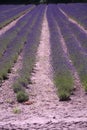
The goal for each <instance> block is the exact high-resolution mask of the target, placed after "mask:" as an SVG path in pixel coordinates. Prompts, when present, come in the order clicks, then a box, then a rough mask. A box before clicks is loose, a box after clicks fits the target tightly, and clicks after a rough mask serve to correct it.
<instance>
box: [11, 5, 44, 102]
mask: <svg viewBox="0 0 87 130" xmlns="http://www.w3.org/2000/svg"><path fill="white" fill-rule="evenodd" d="M45 8H46V6H41V5H40V6H38V7H36V9H34V14H33V15H32V18H31V19H30V21H29V25H28V30H29V34H28V37H27V39H26V45H25V47H24V49H23V64H22V68H21V70H20V71H19V78H18V79H16V82H15V83H14V84H13V88H14V92H16V93H17V100H18V102H23V101H26V100H28V94H27V91H26V94H24V91H25V90H24V89H25V88H28V86H27V85H28V84H30V83H31V82H30V77H31V73H32V71H33V67H34V65H35V57H36V52H37V47H38V45H39V42H40V35H41V28H42V26H41V25H42V20H43V15H44V11H45ZM30 25H31V26H30ZM21 95H22V96H21Z"/></svg>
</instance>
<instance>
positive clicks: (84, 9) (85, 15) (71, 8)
mask: <svg viewBox="0 0 87 130" xmlns="http://www.w3.org/2000/svg"><path fill="white" fill-rule="evenodd" d="M58 7H60V8H61V9H62V10H63V11H65V13H67V14H68V16H70V17H71V18H73V19H74V20H76V21H77V22H78V23H79V24H81V25H82V26H84V27H85V29H87V3H85V4H80V3H79V4H67V6H66V5H65V4H59V5H58Z"/></svg>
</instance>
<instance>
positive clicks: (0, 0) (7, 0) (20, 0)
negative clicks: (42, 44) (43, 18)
mask: <svg viewBox="0 0 87 130" xmlns="http://www.w3.org/2000/svg"><path fill="white" fill-rule="evenodd" d="M77 2H79V3H80V2H87V0H0V4H40V3H46V4H48V3H77Z"/></svg>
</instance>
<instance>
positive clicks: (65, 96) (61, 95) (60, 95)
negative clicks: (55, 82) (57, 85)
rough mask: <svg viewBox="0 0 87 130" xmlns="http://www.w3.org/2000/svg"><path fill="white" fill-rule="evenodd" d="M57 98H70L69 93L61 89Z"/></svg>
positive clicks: (62, 99) (64, 99)
mask: <svg viewBox="0 0 87 130" xmlns="http://www.w3.org/2000/svg"><path fill="white" fill-rule="evenodd" d="M59 99H60V101H68V100H70V94H69V93H68V92H66V91H61V92H60V93H59Z"/></svg>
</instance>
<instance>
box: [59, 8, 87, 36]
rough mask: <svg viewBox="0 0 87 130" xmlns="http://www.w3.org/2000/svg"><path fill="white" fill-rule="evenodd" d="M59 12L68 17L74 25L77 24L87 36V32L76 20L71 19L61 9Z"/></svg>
mask: <svg viewBox="0 0 87 130" xmlns="http://www.w3.org/2000/svg"><path fill="white" fill-rule="evenodd" d="M59 10H60V11H61V12H62V13H63V14H64V15H65V16H66V17H67V19H68V20H69V21H70V22H71V23H73V24H76V25H77V26H78V27H79V28H80V29H81V30H82V31H83V32H84V33H85V34H87V30H86V29H85V28H84V27H83V26H81V25H80V24H79V23H78V22H77V21H75V20H74V19H72V18H70V17H69V16H68V15H67V14H66V13H65V12H64V11H63V10H62V9H61V8H59Z"/></svg>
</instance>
